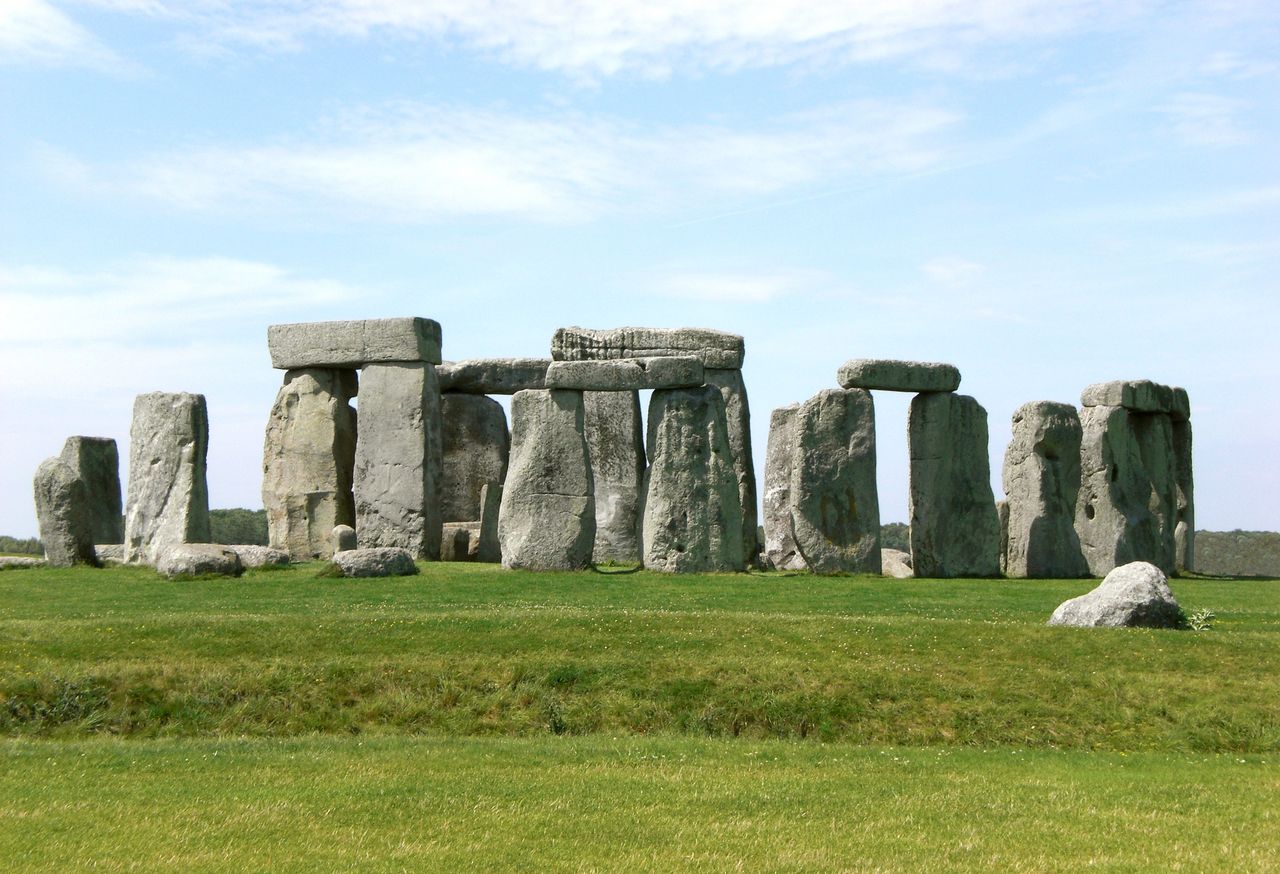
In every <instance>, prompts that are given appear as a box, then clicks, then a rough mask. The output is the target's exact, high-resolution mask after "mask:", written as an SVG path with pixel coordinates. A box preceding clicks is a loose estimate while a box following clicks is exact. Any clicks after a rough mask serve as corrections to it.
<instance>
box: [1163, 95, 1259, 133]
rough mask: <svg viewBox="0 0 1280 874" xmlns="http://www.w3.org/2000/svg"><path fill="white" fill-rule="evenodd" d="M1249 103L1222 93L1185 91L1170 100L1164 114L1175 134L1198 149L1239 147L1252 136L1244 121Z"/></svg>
mask: <svg viewBox="0 0 1280 874" xmlns="http://www.w3.org/2000/svg"><path fill="white" fill-rule="evenodd" d="M1248 109H1249V103H1248V101H1245V100H1241V99H1238V98H1234V97H1224V96H1222V95H1220V94H1206V93H1203V92H1185V93H1182V94H1176V95H1174V96H1173V97H1172V98H1170V99H1169V100H1168V101H1167V102H1166V103H1165V104H1164V106H1162V107H1161V108H1160V111H1161V112H1163V113H1164V115H1165V116H1166V117H1167V118H1168V120H1169V124H1170V127H1171V129H1172V131H1173V134H1174V135H1175V136H1176V137H1178V139H1180V140H1182V141H1183V142H1184V143H1189V144H1191V145H1197V146H1238V145H1240V144H1242V143H1247V142H1249V141H1250V139H1251V137H1250V135H1249V134H1248V132H1247V131H1246V130H1245V129H1244V127H1243V126H1242V125H1241V122H1240V116H1241V115H1242V114H1244V113H1245V112H1247V111H1248Z"/></svg>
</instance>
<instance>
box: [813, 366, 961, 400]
mask: <svg viewBox="0 0 1280 874" xmlns="http://www.w3.org/2000/svg"><path fill="white" fill-rule="evenodd" d="M836 383H837V384H838V385H839V386H840V387H841V388H862V389H867V390H871V389H878V390H882V391H909V392H922V391H942V392H949V391H955V390H956V389H958V388H959V387H960V371H959V370H957V369H956V368H955V366H954V365H951V364H939V363H935V362H931V361H896V360H894V359H891V358H854V359H853V360H851V361H846V362H845V363H844V364H842V365H840V369H839V370H837V371H836Z"/></svg>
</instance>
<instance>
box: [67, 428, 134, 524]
mask: <svg viewBox="0 0 1280 874" xmlns="http://www.w3.org/2000/svg"><path fill="white" fill-rule="evenodd" d="M58 457H59V458H61V459H62V460H63V462H65V463H66V464H67V465H68V466H69V467H70V468H71V471H72V473H74V474H75V476H76V477H77V478H78V479H80V480H82V481H83V482H84V487H85V499H86V500H87V501H88V511H89V526H90V528H91V529H92V531H93V542H94V543H105V544H113V543H124V505H123V502H122V501H121V497H120V453H119V451H118V450H117V449H116V441H114V440H112V439H111V438H110V437H79V436H77V437H68V438H67V442H66V443H64V444H62V453H61V454H60V455H59V456H58Z"/></svg>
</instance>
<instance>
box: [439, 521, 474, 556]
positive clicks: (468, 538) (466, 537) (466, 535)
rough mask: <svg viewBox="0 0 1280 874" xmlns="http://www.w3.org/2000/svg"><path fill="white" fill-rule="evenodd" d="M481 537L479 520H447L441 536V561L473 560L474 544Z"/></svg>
mask: <svg viewBox="0 0 1280 874" xmlns="http://www.w3.org/2000/svg"><path fill="white" fill-rule="evenodd" d="M479 539H480V523H479V522H446V523H444V535H443V536H442V537H441V538H440V560H441V561H472V560H473V559H474V554H475V553H474V551H473V545H474V544H475V543H476V542H477V541H478V540H479Z"/></svg>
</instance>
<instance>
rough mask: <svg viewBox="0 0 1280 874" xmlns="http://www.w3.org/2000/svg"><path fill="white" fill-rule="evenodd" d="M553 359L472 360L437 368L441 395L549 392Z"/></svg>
mask: <svg viewBox="0 0 1280 874" xmlns="http://www.w3.org/2000/svg"><path fill="white" fill-rule="evenodd" d="M549 364H551V359H550V358H468V359H467V360H465V361H446V362H444V363H443V364H441V365H440V366H439V367H437V368H436V373H437V375H439V377H440V391H442V392H444V393H446V394H447V393H449V392H456V393H458V394H473V395H513V394H515V393H516V392H518V391H525V390H527V389H539V388H547V366H548V365H549Z"/></svg>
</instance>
